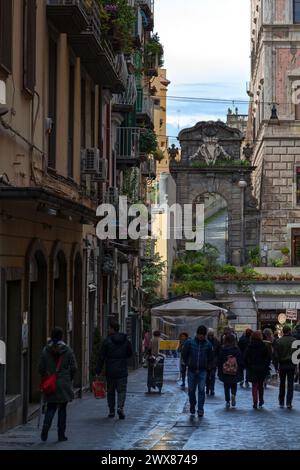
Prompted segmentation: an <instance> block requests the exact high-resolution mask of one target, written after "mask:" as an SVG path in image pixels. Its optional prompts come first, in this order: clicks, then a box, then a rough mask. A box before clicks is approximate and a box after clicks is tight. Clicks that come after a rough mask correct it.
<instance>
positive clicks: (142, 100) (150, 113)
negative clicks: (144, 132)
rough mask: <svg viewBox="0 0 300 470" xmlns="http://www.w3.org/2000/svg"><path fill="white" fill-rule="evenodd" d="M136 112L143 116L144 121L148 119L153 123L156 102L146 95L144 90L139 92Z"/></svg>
mask: <svg viewBox="0 0 300 470" xmlns="http://www.w3.org/2000/svg"><path fill="white" fill-rule="evenodd" d="M136 112H137V114H139V115H141V116H140V118H141V119H142V120H145V119H147V120H148V121H149V122H150V123H153V120H154V101H153V99H152V98H151V97H150V96H148V95H144V91H143V90H142V89H138V90H137V101H136Z"/></svg>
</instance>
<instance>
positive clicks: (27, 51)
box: [23, 0, 36, 95]
mask: <svg viewBox="0 0 300 470" xmlns="http://www.w3.org/2000/svg"><path fill="white" fill-rule="evenodd" d="M23 44H24V57H23V61H24V66H23V87H24V89H25V90H26V91H27V92H28V93H30V94H31V95H33V94H34V88H35V74H36V0H24V38H23Z"/></svg>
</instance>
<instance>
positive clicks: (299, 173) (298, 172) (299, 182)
mask: <svg viewBox="0 0 300 470" xmlns="http://www.w3.org/2000/svg"><path fill="white" fill-rule="evenodd" d="M296 188H297V205H300V166H297V168H296Z"/></svg>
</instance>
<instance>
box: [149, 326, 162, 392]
mask: <svg viewBox="0 0 300 470" xmlns="http://www.w3.org/2000/svg"><path fill="white" fill-rule="evenodd" d="M160 337H161V333H160V331H159V330H156V331H154V332H153V338H152V340H151V343H150V349H149V356H148V377H147V387H148V393H151V389H152V388H154V389H157V390H158V393H161V390H162V386H163V382H164V356H163V355H162V354H160Z"/></svg>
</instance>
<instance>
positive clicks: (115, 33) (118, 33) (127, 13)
mask: <svg viewBox="0 0 300 470" xmlns="http://www.w3.org/2000/svg"><path fill="white" fill-rule="evenodd" d="M98 2H99V10H100V17H101V32H102V35H103V37H104V38H105V39H106V40H109V41H110V42H111V44H112V45H113V47H114V48H115V50H120V51H122V52H124V53H126V54H130V53H131V52H132V51H133V34H132V32H133V30H134V27H135V23H136V14H135V9H134V7H132V6H130V5H129V4H128V2H127V0H111V1H110V2H108V0H98Z"/></svg>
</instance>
